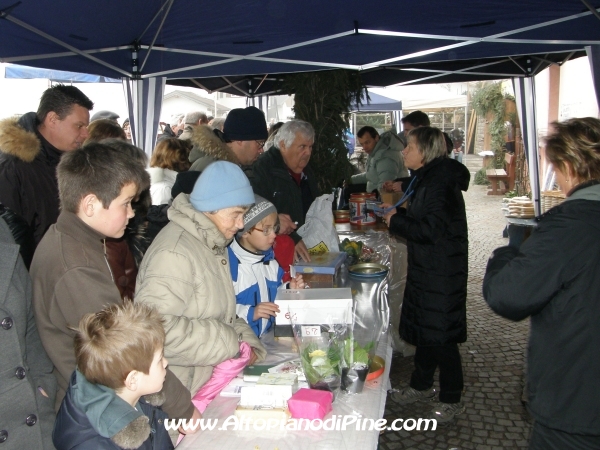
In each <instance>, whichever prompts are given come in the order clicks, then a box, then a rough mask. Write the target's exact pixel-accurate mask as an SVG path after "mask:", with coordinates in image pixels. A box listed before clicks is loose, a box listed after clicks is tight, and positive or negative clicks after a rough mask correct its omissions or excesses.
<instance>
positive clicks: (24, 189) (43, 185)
mask: <svg viewBox="0 0 600 450" xmlns="http://www.w3.org/2000/svg"><path fill="white" fill-rule="evenodd" d="M38 125H39V123H38V122H37V117H36V114H35V113H34V112H30V113H27V114H25V115H23V116H22V117H21V118H20V119H19V120H18V121H16V120H14V119H5V120H2V121H0V202H2V203H4V204H5V205H6V206H8V207H9V208H10V209H12V210H13V211H14V212H16V213H17V214H18V215H20V216H21V217H23V218H24V219H25V220H26V221H27V224H28V225H29V226H30V227H31V229H32V230H33V234H34V238H35V243H36V245H37V244H39V242H40V241H41V240H42V236H44V233H45V232H46V230H48V227H50V225H52V224H54V223H56V219H58V213H59V200H58V182H57V180H56V166H57V165H58V163H59V161H60V158H61V156H62V152H61V151H59V150H57V149H56V148H55V147H53V146H52V145H51V144H50V143H49V142H48V141H46V140H45V139H44V138H43V137H42V135H41V134H39V133H38V131H37V127H38Z"/></svg>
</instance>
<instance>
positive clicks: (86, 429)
mask: <svg viewBox="0 0 600 450" xmlns="http://www.w3.org/2000/svg"><path fill="white" fill-rule="evenodd" d="M76 374H79V376H78V377H76ZM78 381H79V384H80V385H81V384H86V383H87V386H85V388H86V389H87V393H84V394H83V396H84V401H83V402H81V403H82V404H83V405H85V407H86V408H88V409H87V414H86V412H84V411H83V410H82V408H81V407H80V406H78V403H79V402H80V401H81V395H77V394H76V392H75V390H76V389H78V388H79V387H81V386H78ZM89 392H92V393H93V394H99V395H98V396H97V397H95V395H89ZM113 393H114V391H113ZM118 402H122V403H123V404H125V401H124V400H120V399H118V398H116V399H115V398H114V396H113V398H112V399H111V398H110V393H109V390H108V388H106V387H104V386H97V385H92V384H91V383H89V382H88V381H87V380H85V378H83V375H81V373H78V372H77V371H76V372H73V375H72V376H71V382H70V384H69V389H68V390H67V394H66V395H65V398H64V399H63V402H62V404H61V406H60V409H59V411H58V414H57V416H56V423H55V424H54V433H53V436H52V440H53V442H54V446H55V447H56V449H57V450H109V449H110V450H115V449H116V450H120V449H122V448H123V447H121V446H119V445H118V444H117V442H122V441H123V440H126V441H127V442H128V443H129V444H130V445H131V444H132V443H133V444H134V445H138V444H139V446H137V447H127V448H138V449H141V450H169V449H172V448H173V444H172V442H171V438H170V437H169V433H168V432H167V430H166V428H165V426H164V420H165V419H166V418H167V415H166V414H165V413H164V412H163V411H162V410H161V409H160V408H158V407H156V406H152V405H151V404H149V403H147V402H146V401H145V400H144V398H141V399H140V401H139V402H138V405H137V408H138V411H135V410H134V409H133V408H132V407H131V406H129V405H127V404H125V405H123V404H119V405H117V408H116V409H117V410H118V411H116V410H115V407H114V405H115V403H118ZM127 406H129V408H130V409H131V412H130V413H127V412H126V416H123V411H126V407H127ZM140 410H141V411H140ZM99 411H101V413H100V414H98V412H99ZM140 413H141V414H140ZM142 414H143V415H142ZM144 416H145V418H144ZM133 417H136V418H137V419H138V420H137V421H130V419H131V418H133ZM140 417H141V418H142V419H141V421H142V424H143V423H144V422H146V423H147V424H148V425H149V427H146V428H145V429H140V428H141V427H140V426H139V425H140V422H139V418H140ZM92 421H93V422H94V423H95V424H96V425H98V424H100V426H106V427H111V428H107V429H103V430H99V431H97V430H96V429H95V428H94V426H93V425H92ZM123 422H128V423H127V424H126V426H125V427H124V428H122V429H121V430H120V432H119V436H118V438H115V436H110V437H109V436H108V435H109V434H112V433H113V432H114V429H115V428H114V427H115V425H117V427H120V426H119V425H118V424H119V423H123ZM135 422H137V423H135ZM107 424H108V425H107ZM99 428H100V427H99ZM101 433H102V434H104V435H102V434H101ZM119 439H120V440H119ZM115 441H116V442H115Z"/></svg>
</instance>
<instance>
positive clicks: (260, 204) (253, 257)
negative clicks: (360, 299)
mask: <svg viewBox="0 0 600 450" xmlns="http://www.w3.org/2000/svg"><path fill="white" fill-rule="evenodd" d="M254 198H255V201H254V206H253V207H252V208H250V209H249V210H248V212H246V214H245V215H244V228H243V229H242V230H241V231H240V232H238V233H237V235H236V238H235V239H234V240H233V241H232V242H231V244H230V245H229V247H228V250H229V264H230V266H229V267H230V269H231V277H232V279H233V288H234V290H235V297H236V303H237V306H236V312H237V315H238V317H241V318H243V319H244V320H245V321H246V322H248V325H250V328H252V330H253V331H254V332H255V333H256V335H257V336H259V337H260V336H262V335H263V334H264V333H265V332H266V331H268V330H269V329H270V328H271V327H272V326H273V322H274V321H275V316H276V315H277V313H278V312H279V306H277V305H276V304H275V303H274V300H275V295H276V293H277V288H278V287H279V286H281V285H282V278H283V273H284V272H283V269H282V268H281V267H279V264H278V263H277V261H276V260H275V258H274V251H273V244H274V242H275V237H276V235H277V232H278V231H279V221H278V217H277V209H276V208H275V205H273V203H271V202H269V201H268V200H265V199H264V198H262V197H260V196H258V195H255V196H254ZM289 287H290V288H291V289H304V287H305V286H304V281H303V280H302V275H300V274H298V275H296V277H295V278H293V279H292V280H291V281H290V283H289Z"/></svg>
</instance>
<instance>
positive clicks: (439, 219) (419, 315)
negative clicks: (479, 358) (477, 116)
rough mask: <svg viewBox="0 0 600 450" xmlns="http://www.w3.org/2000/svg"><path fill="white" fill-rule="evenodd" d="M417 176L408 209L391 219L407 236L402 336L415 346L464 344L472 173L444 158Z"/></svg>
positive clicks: (396, 229)
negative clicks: (468, 198) (467, 197)
mask: <svg viewBox="0 0 600 450" xmlns="http://www.w3.org/2000/svg"><path fill="white" fill-rule="evenodd" d="M414 177H416V179H415V181H414V183H413V188H414V193H413V195H412V196H411V197H410V200H409V205H408V209H406V210H405V209H403V208H399V211H398V213H396V214H394V215H393V216H392V218H391V220H390V233H392V234H396V235H399V236H401V237H403V238H405V239H406V241H407V248H408V272H407V277H406V289H405V291H404V300H403V304H402V315H401V317H400V335H401V336H402V339H404V340H405V341H407V342H409V343H410V344H412V345H416V346H431V345H445V344H452V343H460V342H465V341H466V339H467V309H466V299H467V273H468V252H469V240H468V232H467V217H466V213H465V202H464V199H463V195H462V192H461V191H466V190H467V189H468V187H469V180H470V174H469V171H468V170H467V168H466V167H465V166H463V165H462V164H460V163H459V162H457V161H455V160H453V159H449V158H446V157H441V158H436V159H434V160H433V161H431V162H430V163H428V164H426V165H425V166H423V167H422V168H420V169H419V170H416V171H415V172H414Z"/></svg>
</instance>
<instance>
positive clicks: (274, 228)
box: [252, 223, 281, 236]
mask: <svg viewBox="0 0 600 450" xmlns="http://www.w3.org/2000/svg"><path fill="white" fill-rule="evenodd" d="M280 228H281V225H280V224H278V223H276V224H275V225H274V226H272V227H266V228H263V229H262V230H261V229H260V228H257V227H253V228H252V229H253V230H256V231H260V232H261V233H262V234H264V235H265V236H269V235H270V234H271V233H274V234H277V233H279V229H280Z"/></svg>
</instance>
